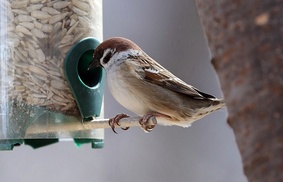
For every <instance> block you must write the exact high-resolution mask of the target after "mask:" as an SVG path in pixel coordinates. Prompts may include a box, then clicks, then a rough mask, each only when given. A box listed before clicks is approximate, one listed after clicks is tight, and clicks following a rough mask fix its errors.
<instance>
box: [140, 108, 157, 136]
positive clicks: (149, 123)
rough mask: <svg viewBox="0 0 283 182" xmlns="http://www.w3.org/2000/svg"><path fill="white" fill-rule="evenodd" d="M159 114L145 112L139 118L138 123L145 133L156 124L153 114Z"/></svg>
mask: <svg viewBox="0 0 283 182" xmlns="http://www.w3.org/2000/svg"><path fill="white" fill-rule="evenodd" d="M159 115H160V114H159V113H147V114H145V115H144V116H143V117H142V118H141V119H140V120H139V123H140V125H141V127H142V129H143V130H144V131H145V132H147V133H148V132H151V131H152V130H153V128H154V127H155V126H156V124H157V121H156V118H155V116H159ZM152 117H154V118H152ZM151 118H152V119H151Z"/></svg>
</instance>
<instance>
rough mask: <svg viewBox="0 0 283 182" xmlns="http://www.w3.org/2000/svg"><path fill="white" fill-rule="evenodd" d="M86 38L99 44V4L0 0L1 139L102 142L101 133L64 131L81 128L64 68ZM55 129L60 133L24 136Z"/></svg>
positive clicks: (70, 0) (92, 1) (77, 0)
mask: <svg viewBox="0 0 283 182" xmlns="http://www.w3.org/2000/svg"><path fill="white" fill-rule="evenodd" d="M86 37H94V38H96V39H97V40H99V41H102V1H101V0H65V1H63V0H1V1H0V140H8V139H34V138H36V139H41V138H42V139H46V138H84V139H85V138H87V139H103V137H104V133H103V129H95V130H86V131H81V130H78V131H76V130H75V129H73V130H72V131H68V130H66V129H64V127H65V125H66V126H67V125H69V124H72V125H74V126H76V125H78V128H80V126H81V125H82V122H81V117H80V113H79V111H78V107H77V105H76V102H75V99H74V97H73V95H72V92H71V90H70V88H69V86H68V84H67V82H66V78H65V74H64V68H63V66H64V59H65V56H66V54H67V52H68V51H69V50H70V48H71V47H72V46H73V45H75V44H76V43H77V42H79V41H80V40H82V39H84V38H86ZM99 118H103V107H102V110H101V114H100V116H99ZM56 124H58V125H60V127H62V131H55V132H51V133H50V132H43V133H40V132H39V133H38V132H36V134H29V133H27V132H28V131H29V128H33V131H34V130H36V127H38V128H40V130H44V126H48V125H56Z"/></svg>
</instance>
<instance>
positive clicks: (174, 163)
mask: <svg viewBox="0 0 283 182" xmlns="http://www.w3.org/2000/svg"><path fill="white" fill-rule="evenodd" d="M103 3H104V4H103V11H104V13H103V16H104V17H103V18H104V22H103V23H104V27H103V28H104V39H106V38H110V37H112V36H123V37H126V38H129V39H131V40H133V41H134V42H136V43H137V44H138V45H139V46H140V47H141V48H142V49H143V50H144V51H145V52H146V53H147V54H148V55H150V56H151V57H152V58H154V59H155V60H157V61H158V62H159V63H161V64H162V65H163V66H164V67H166V68H167V69H169V70H170V71H171V72H173V73H174V74H175V75H176V76H178V77H179V78H181V79H182V80H184V81H186V82H188V83H190V84H191V85H194V86H195V87H197V88H199V89H200V90H202V91H204V92H207V93H210V94H212V95H215V96H217V97H222V93H221V90H220V85H219V82H218V80H217V77H216V74H215V72H214V69H213V67H212V65H211V63H210V55H209V50H208V48H207V43H206V40H205V38H204V35H203V31H202V28H201V25H200V21H199V18H198V14H197V10H196V7H195V3H194V1H193V0H179V1H172V0H155V1H151V0H144V1H130V0H120V1H115V0H108V1H104V2H103ZM121 112H124V113H128V114H130V115H134V114H133V113H130V112H129V111H127V110H126V109H124V108H123V107H122V106H120V105H119V104H118V103H117V102H116V101H115V100H114V99H113V97H112V96H111V94H110V93H109V90H108V87H107V86H106V88H105V117H107V118H108V117H113V116H115V115H116V114H118V113H121ZM226 118H227V112H226V110H225V109H223V110H220V111H217V112H215V113H213V114H211V115H209V116H208V117H205V118H204V119H201V120H199V121H197V122H195V123H194V124H193V125H192V127H190V128H180V127H174V126H172V127H168V126H167V127H165V126H157V127H156V128H155V129H154V131H153V132H151V133H148V134H147V133H144V132H143V131H142V130H141V129H140V128H130V129H129V130H128V131H122V130H119V129H117V131H118V135H117V134H115V133H113V132H112V131H111V130H110V129H107V130H106V131H105V147H104V148H103V149H100V150H93V149H91V147H90V145H85V146H82V147H81V148H79V149H78V148H76V147H75V146H74V145H73V143H72V142H60V143H58V144H54V145H51V146H47V147H43V148H39V149H37V150H33V149H32V148H30V147H29V146H21V147H16V148H14V150H13V151H9V152H0V181H9V182H11V181H12V182H14V181H24V182H26V181H29V182H30V181H43V182H45V181H46V182H47V181H48V182H50V181H61V182H62V181H63V182H65V181H68V182H75V181H123V182H131V181H135V182H145V181H148V182H161V181H162V182H172V181H178V182H185V181H191V182H206V181H209V182H227V181H229V182H246V181H247V180H246V178H245V176H244V175H243V171H242V163H241V158H240V154H239V151H238V148H237V146H236V143H235V138H234V135H233V131H232V130H231V129H230V127H229V126H228V125H227V123H226Z"/></svg>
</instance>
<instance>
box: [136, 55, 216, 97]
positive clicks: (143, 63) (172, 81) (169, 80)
mask: <svg viewBox="0 0 283 182" xmlns="http://www.w3.org/2000/svg"><path fill="white" fill-rule="evenodd" d="M133 60H135V61H137V60H138V62H139V64H136V65H137V66H138V67H137V68H136V69H135V71H136V73H137V74H138V75H139V77H140V79H142V80H144V81H147V82H150V83H153V84H156V85H159V86H162V87H164V88H167V89H170V90H172V91H174V92H178V93H182V94H185V95H187V96H190V97H193V98H195V99H214V98H215V97H214V96H212V95H209V94H206V93H203V92H201V91H199V90H198V89H196V88H195V87H193V86H191V85H188V84H187V83H185V82H184V81H182V80H181V79H179V78H178V77H176V76H175V75H173V74H172V73H171V72H170V71H168V70H166V69H165V68H164V67H162V66H161V65H160V64H158V63H157V62H156V61H154V60H153V59H152V58H150V57H149V56H147V55H146V54H145V53H144V54H143V55H142V56H137V57H135V58H133Z"/></svg>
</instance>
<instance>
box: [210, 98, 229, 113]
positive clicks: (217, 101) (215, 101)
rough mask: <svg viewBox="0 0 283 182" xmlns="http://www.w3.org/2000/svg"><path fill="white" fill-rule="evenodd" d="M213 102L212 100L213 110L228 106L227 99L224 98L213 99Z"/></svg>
mask: <svg viewBox="0 0 283 182" xmlns="http://www.w3.org/2000/svg"><path fill="white" fill-rule="evenodd" d="M211 100H212V101H213V102H212V106H213V111H216V110H218V109H221V108H223V107H224V106H226V104H225V100H224V99H223V98H222V99H217V98H215V99H211Z"/></svg>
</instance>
